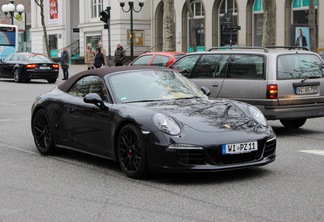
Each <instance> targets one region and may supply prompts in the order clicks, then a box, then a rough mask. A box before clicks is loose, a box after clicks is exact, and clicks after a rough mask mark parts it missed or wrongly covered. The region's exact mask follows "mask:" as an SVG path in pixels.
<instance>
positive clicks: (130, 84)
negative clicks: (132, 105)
mask: <svg viewBox="0 0 324 222" xmlns="http://www.w3.org/2000/svg"><path fill="white" fill-rule="evenodd" d="M107 78H108V82H109V84H110V87H111V89H112V91H113V93H114V95H115V97H116V98H117V100H118V101H119V102H121V103H127V102H143V101H157V100H170V99H188V98H194V97H204V94H203V93H202V91H201V90H200V89H199V88H198V87H197V86H196V85H194V84H193V83H191V82H190V81H189V80H188V79H187V78H185V77H183V76H182V75H181V74H180V73H178V72H175V71H172V70H132V71H126V72H122V73H118V74H114V75H110V76H108V77H107Z"/></svg>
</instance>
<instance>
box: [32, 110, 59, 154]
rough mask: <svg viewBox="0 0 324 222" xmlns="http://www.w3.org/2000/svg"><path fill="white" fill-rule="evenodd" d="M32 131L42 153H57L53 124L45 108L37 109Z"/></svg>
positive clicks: (37, 146)
mask: <svg viewBox="0 0 324 222" xmlns="http://www.w3.org/2000/svg"><path fill="white" fill-rule="evenodd" d="M32 132H33V136H34V141H35V145H36V148H37V150H38V151H39V152H40V153H41V154H44V155H50V154H54V153H55V151H56V149H55V145H54V133H53V125H52V123H51V121H50V119H49V117H48V114H47V112H46V111H45V110H44V109H41V110H39V111H37V113H36V114H35V117H34V120H33V125H32Z"/></svg>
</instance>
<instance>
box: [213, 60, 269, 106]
mask: <svg viewBox="0 0 324 222" xmlns="http://www.w3.org/2000/svg"><path fill="white" fill-rule="evenodd" d="M228 61H229V62H228V65H227V68H226V76H225V80H224V83H223V86H222V89H221V91H220V93H219V95H218V97H221V98H230V99H235V100H240V101H244V102H247V103H250V104H253V105H258V104H260V103H262V101H264V100H265V99H266V89H267V81H266V80H265V70H266V67H265V64H266V63H265V61H266V59H265V57H264V56H263V55H253V54H252V55H251V54H232V55H231V57H230V58H229V60H228Z"/></svg>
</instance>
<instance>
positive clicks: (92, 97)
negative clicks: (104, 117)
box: [83, 93, 108, 110]
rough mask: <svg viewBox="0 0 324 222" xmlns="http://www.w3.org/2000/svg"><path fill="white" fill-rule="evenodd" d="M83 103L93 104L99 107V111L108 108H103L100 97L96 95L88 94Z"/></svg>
mask: <svg viewBox="0 0 324 222" xmlns="http://www.w3.org/2000/svg"><path fill="white" fill-rule="evenodd" d="M83 101H84V102H85V103H90V104H94V105H96V106H97V107H99V108H100V109H101V110H108V107H107V106H105V104H104V102H103V101H102V99H101V97H100V96H99V95H98V94H97V93H89V94H87V95H86V96H85V97H84V98H83Z"/></svg>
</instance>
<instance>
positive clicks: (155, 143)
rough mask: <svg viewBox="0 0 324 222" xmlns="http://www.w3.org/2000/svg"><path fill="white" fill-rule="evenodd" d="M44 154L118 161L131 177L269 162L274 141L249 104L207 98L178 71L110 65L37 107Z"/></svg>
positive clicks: (36, 131) (35, 129)
mask: <svg viewBox="0 0 324 222" xmlns="http://www.w3.org/2000/svg"><path fill="white" fill-rule="evenodd" d="M31 128H32V134H33V136H34V141H35V144H36V147H37V149H38V151H39V152H40V153H41V154H44V155H53V154H55V153H57V152H58V151H60V150H64V149H71V150H77V151H80V152H84V153H88V154H92V155H96V156H100V157H104V158H108V159H111V160H115V161H118V162H119V164H120V166H121V168H122V170H123V171H124V172H125V174H126V175H127V176H129V177H132V178H143V177H145V176H147V175H148V173H149V172H153V171H155V172H161V171H163V172H199V171H220V170H231V169H239V168H245V167H254V166H261V165H265V164H268V163H271V162H272V161H274V160H275V157H276V136H275V133H274V132H273V130H272V128H271V126H269V125H268V123H267V121H266V119H265V118H264V116H263V115H262V113H261V112H260V111H259V110H258V109H257V108H255V107H254V106H251V105H249V104H246V103H242V102H238V101H233V100H227V99H226V100H225V99H209V98H208V89H207V88H204V87H203V88H202V89H199V88H198V87H197V86H196V85H194V84H193V83H191V82H190V81H189V80H188V79H186V78H185V77H183V76H182V75H181V74H180V73H178V72H176V71H173V70H170V69H167V68H162V67H161V68H160V67H138V66H137V67H129V66H123V67H108V68H100V69H94V70H88V71H84V72H81V73H78V74H76V75H74V76H72V77H71V78H70V79H68V80H67V81H65V82H64V83H62V84H60V85H58V86H57V87H56V88H54V89H53V90H52V91H50V92H48V93H45V94H43V95H40V96H39V97H37V98H36V100H35V102H34V103H33V105H32V118H31Z"/></svg>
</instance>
